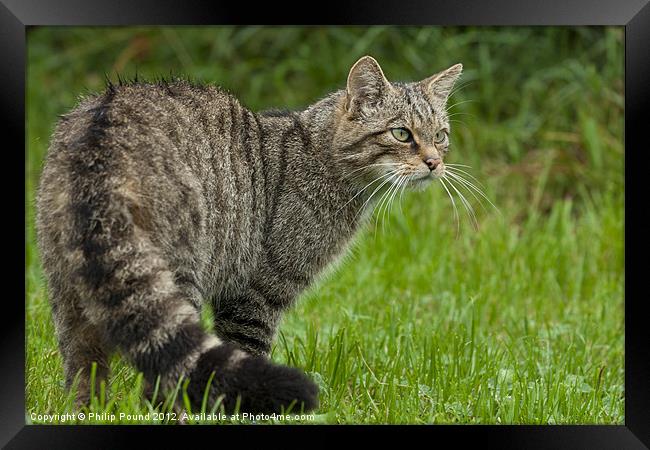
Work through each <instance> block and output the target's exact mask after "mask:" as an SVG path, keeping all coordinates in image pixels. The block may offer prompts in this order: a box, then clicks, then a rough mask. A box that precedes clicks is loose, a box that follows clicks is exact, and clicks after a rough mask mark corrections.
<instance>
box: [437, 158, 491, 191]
mask: <svg viewBox="0 0 650 450" xmlns="http://www.w3.org/2000/svg"><path fill="white" fill-rule="evenodd" d="M445 167H446V168H447V170H448V171H449V172H453V173H456V174H458V172H460V173H464V174H465V175H467V176H468V177H470V178H471V179H472V180H474V181H475V182H476V184H478V185H479V186H481V187H482V188H483V189H485V186H484V185H483V183H481V182H480V181H479V180H478V179H477V178H476V177H475V176H474V175H472V174H471V173H469V172H467V171H465V170H463V169H459V168H458V167H456V166H450V165H449V164H447V165H446V166H445Z"/></svg>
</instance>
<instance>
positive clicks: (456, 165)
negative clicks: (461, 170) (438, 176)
mask: <svg viewBox="0 0 650 450" xmlns="http://www.w3.org/2000/svg"><path fill="white" fill-rule="evenodd" d="M445 166H450V167H467V168H469V169H473V167H472V166H468V165H467V164H458V163H445Z"/></svg>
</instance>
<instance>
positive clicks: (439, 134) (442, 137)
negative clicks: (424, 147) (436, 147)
mask: <svg viewBox="0 0 650 450" xmlns="http://www.w3.org/2000/svg"><path fill="white" fill-rule="evenodd" d="M434 139H435V140H436V144H440V143H441V142H444V141H445V139H447V132H446V131H444V130H440V131H438V132H437V133H436V136H435V138H434Z"/></svg>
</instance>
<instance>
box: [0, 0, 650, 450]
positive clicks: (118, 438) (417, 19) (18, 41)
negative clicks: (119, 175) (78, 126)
mask: <svg viewBox="0 0 650 450" xmlns="http://www.w3.org/2000/svg"><path fill="white" fill-rule="evenodd" d="M649 2H650V0H628V1H626V2H625V3H624V4H622V2H621V3H619V2H617V1H616V0H547V1H545V2H535V1H534V0H525V1H522V0H520V1H518V2H517V1H516V0H494V1H491V2H490V3H487V2H480V0H436V1H431V0H429V1H426V0H417V1H409V2H408V3H406V2H397V1H394V0H393V1H390V0H378V1H376V2H370V1H366V2H363V3H358V4H355V5H350V4H345V3H342V4H338V2H328V4H327V5H322V7H323V8H324V11H319V13H318V15H313V14H304V13H303V15H302V17H298V15H297V14H295V13H296V8H295V7H287V8H284V9H283V8H281V7H280V6H278V5H277V4H275V3H271V4H269V5H268V6H258V5H256V6H255V7H254V8H252V7H251V5H249V4H242V3H239V4H237V3H228V4H224V3H219V4H217V3H216V2H215V3H212V4H207V3H201V1H200V0H185V1H184V2H183V5H182V8H178V7H177V6H178V5H177V4H175V3H174V2H173V0H158V1H154V0H130V1H127V0H114V1H112V2H102V1H101V0H96V1H89V0H86V1H84V0H53V1H49V2H48V1H47V0H22V1H21V0H0V61H2V64H0V104H1V105H2V106H3V108H0V121H1V123H2V124H3V128H4V131H5V133H4V137H5V139H6V137H9V138H10V140H11V141H12V142H15V144H16V147H17V148H20V147H22V148H23V149H24V150H23V151H24V154H23V156H24V157H23V164H25V162H26V161H25V158H26V152H27V146H26V142H25V138H26V136H25V120H26V116H25V92H26V91H25V87H26V81H25V80H26V79H25V75H26V65H25V64H26V50H27V47H26V31H27V30H26V28H27V27H28V26H34V25H76V26H81V25H92V26H105V25H207V24H233V23H242V22H248V23H267V24H284V23H286V22H287V21H293V22H296V23H303V24H309V25H315V24H330V25H351V24H355V25H373V24H385V23H387V22H392V23H395V22H398V23H397V24H399V25H478V26H486V25H510V26H512V25H526V26H530V25H574V26H575V25H618V26H624V27H625V136H624V139H625V144H626V147H627V148H628V149H629V148H637V147H638V148H639V149H643V144H644V143H645V142H646V141H647V132H646V131H645V130H644V125H645V122H644V121H643V115H644V114H643V113H648V111H649V110H650V82H649V81H648V80H650V56H648V50H649V48H650V46H649V45H648V43H650V3H649ZM319 8H320V6H319ZM395 11H397V13H398V14H394V12H395ZM274 13H275V15H274ZM646 145H647V144H646ZM15 154H17V152H14V153H12V156H13V155H15ZM638 155H639V151H637V152H636V153H633V152H630V151H626V152H625V184H626V199H627V200H628V205H630V206H628V207H626V208H625V234H626V235H630V236H631V238H630V239H628V242H633V243H634V245H633V246H632V245H630V246H626V248H625V262H626V277H625V280H626V282H625V425H540V426H531V425H469V426H463V427H459V426H454V425H437V426H433V427H431V426H410V427H408V428H407V429H406V431H408V432H409V433H421V434H426V435H428V437H431V438H435V439H436V440H438V439H439V438H444V439H445V440H447V439H453V440H454V441H455V442H458V443H470V442H473V443H477V444H479V445H481V446H486V447H488V448H492V447H496V448H499V449H520V448H526V449H530V450H536V449H561V448H581V449H584V448H588V449H594V450H597V449H644V448H646V449H647V448H648V446H650V386H649V385H648V381H649V380H650V358H649V357H648V353H647V351H646V349H647V343H648V342H650V327H648V326H647V325H646V324H645V321H646V320H645V318H646V316H644V315H643V313H642V308H643V301H644V300H645V297H644V296H643V291H642V288H643V286H642V280H643V277H644V276H647V275H646V274H645V267H644V266H643V265H642V263H641V264H639V263H637V264H635V262H637V261H639V262H640V261H643V260H642V259H641V258H643V256H645V252H644V250H645V249H646V248H648V244H649V242H648V237H647V233H637V232H634V231H633V229H634V228H636V229H642V230H647V229H648V225H649V222H650V220H649V219H650V210H649V209H648V208H633V207H632V206H631V205H634V204H637V203H638V204H641V202H640V201H643V200H644V199H643V188H644V186H643V179H644V175H645V173H644V166H643V165H642V164H640V163H639V162H640V161H639V160H640V157H639V156H638ZM14 172H15V171H14ZM10 178H11V177H3V183H4V184H6V187H5V192H12V191H15V189H16V184H15V183H14V182H13V181H14V180H12V179H10ZM646 178H647V175H646ZM23 181H24V180H23ZM635 196H638V197H639V198H638V199H635ZM7 197H10V196H7ZM7 197H5V199H4V200H5V202H6V201H11V202H14V203H15V204H12V205H11V206H13V207H15V208H16V210H21V206H20V205H19V204H18V203H19V200H18V196H15V199H11V198H7ZM630 199H631V200H632V202H631V203H630V202H629V200H630ZM636 200H640V201H639V202H637V201H636ZM23 201H24V203H23V205H22V210H23V222H24V219H25V215H24V212H25V211H24V207H25V204H26V203H25V202H27V201H28V199H27V198H26V197H23ZM646 202H647V200H646ZM16 222H17V223H16V224H15V225H14V227H15V230H14V233H13V234H15V235H18V234H19V233H22V229H19V225H20V223H18V221H16ZM23 225H24V223H23ZM637 227H638V228H637ZM23 236H25V235H23ZM13 241H15V245H16V247H17V249H16V252H15V254H20V250H19V249H18V248H19V246H20V242H19V241H18V240H17V239H14V240H13ZM13 241H12V242H10V243H13ZM23 245H24V242H23ZM22 260H23V265H24V263H25V247H24V246H23V248H22ZM12 265H13V266H14V269H11V270H10V271H9V272H5V273H6V274H7V275H9V273H11V272H12V271H15V272H16V273H15V276H14V277H13V279H15V280H19V279H21V277H22V276H23V275H22V274H21V273H18V269H19V267H18V265H16V264H12ZM7 278H9V277H7ZM24 289H25V286H24V285H23V289H22V291H23V299H24ZM18 292H20V290H18ZM646 295H647V294H646ZM16 297H17V296H16ZM5 306H11V308H15V310H12V311H11V312H10V314H11V316H12V317H13V318H16V317H19V318H21V319H22V320H20V321H18V322H15V321H6V322H5V325H4V326H3V327H2V328H0V334H1V336H2V344H3V345H2V348H1V350H0V367H3V368H4V371H3V375H4V377H3V378H4V382H3V383H1V384H0V398H2V399H3V405H2V408H1V409H0V444H1V445H6V448H32V447H37V448H39V447H46V448H66V449H72V448H87V447H89V446H91V445H92V446H93V447H98V448H108V447H115V446H117V445H120V444H127V445H128V444H129V443H132V442H133V437H135V435H138V437H145V436H144V433H147V434H146V436H147V439H148V440H151V438H152V437H154V436H153V435H152V433H150V432H151V431H153V430H154V426H153V425H151V426H148V425H145V426H129V425H115V426H99V425H97V426H81V427H80V426H64V425H56V426H47V425H30V426H26V425H25V421H26V420H25V418H26V415H25V414H26V413H25V396H24V392H25V373H24V369H25V365H24V358H25V355H24V351H23V352H20V351H18V349H20V348H23V349H24V343H25V330H24V323H25V311H24V303H21V302H18V301H15V302H7V303H6V304H5ZM8 314H9V313H8ZM256 428H257V431H259V432H260V434H261V435H262V437H271V436H273V437H280V436H283V437H284V436H287V434H286V433H287V432H290V433H291V440H292V441H293V442H295V441H296V440H297V439H299V435H301V434H302V436H303V437H304V438H305V441H304V442H305V443H309V442H312V441H313V439H312V438H311V436H310V435H307V434H306V433H307V432H310V431H325V432H326V433H327V434H329V435H331V436H332V438H334V436H336V437H338V435H339V432H341V431H355V432H357V433H359V437H363V438H368V437H378V438H381V437H383V436H386V437H388V433H390V435H391V437H394V432H395V431H404V430H403V428H406V427H404V426H391V425H389V426H370V425H363V426H355V427H350V426H337V425H333V426H332V425H328V426H320V425H314V426H291V425H287V426H284V427H273V426H257V427H256ZM249 429H250V428H249V427H241V426H239V427H220V428H218V429H215V428H213V427H205V426H204V427H156V428H155V430H156V436H155V437H156V438H158V439H160V440H161V441H162V439H164V440H165V441H164V442H167V443H168V444H171V439H172V438H173V437H176V438H180V440H179V442H182V443H184V444H185V445H187V444H188V441H187V438H188V437H190V435H189V434H187V433H192V434H191V438H190V439H194V438H195V437H199V434H200V435H202V436H201V437H205V438H208V439H209V438H211V437H212V438H213V439H214V436H215V435H214V434H212V433H214V432H215V431H216V432H217V433H219V435H218V436H221V435H223V434H224V433H225V434H229V435H236V436H241V437H242V438H243V439H244V440H245V441H248V440H249V439H250V437H251V435H250V433H248V431H249ZM190 430H191V431H190ZM217 430H218V431H217ZM244 433H246V434H244ZM208 434H210V435H208ZM229 437H235V436H229ZM161 438H162V439H161ZM190 442H191V441H190Z"/></svg>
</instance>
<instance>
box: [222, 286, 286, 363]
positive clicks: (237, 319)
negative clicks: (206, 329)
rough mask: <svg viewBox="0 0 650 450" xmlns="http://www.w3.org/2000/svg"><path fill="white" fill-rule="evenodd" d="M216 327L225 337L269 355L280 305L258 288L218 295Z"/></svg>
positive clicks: (253, 352)
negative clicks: (235, 294)
mask: <svg viewBox="0 0 650 450" xmlns="http://www.w3.org/2000/svg"><path fill="white" fill-rule="evenodd" d="M212 307H213V312H214V329H215V332H216V334H217V335H218V336H219V337H221V338H222V339H224V340H226V341H231V342H234V343H236V344H238V345H239V346H240V347H242V348H243V349H244V350H246V351H247V352H249V353H252V354H256V355H268V354H269V352H270V351H271V345H272V344H273V339H274V337H275V332H276V328H277V325H278V321H279V319H280V314H281V311H280V308H279V307H278V306H277V305H276V304H274V303H272V302H270V301H268V300H267V299H266V298H265V296H264V295H263V294H262V293H261V292H260V290H259V289H255V288H254V287H250V288H248V289H247V290H246V291H245V292H244V293H243V294H241V295H238V296H235V297H230V298H227V297H226V298H217V299H215V300H213V302H212Z"/></svg>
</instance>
